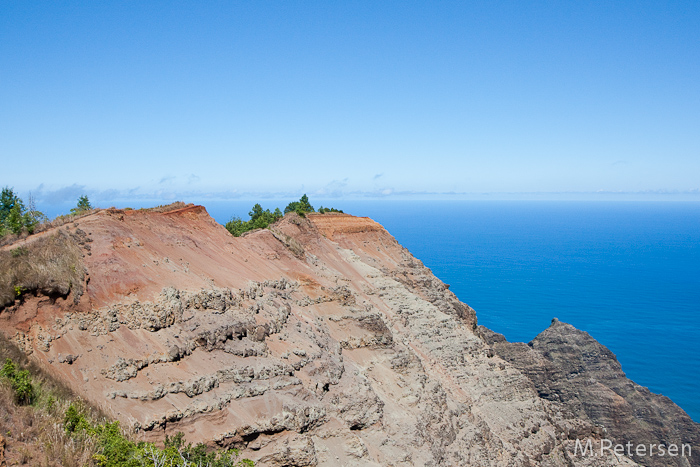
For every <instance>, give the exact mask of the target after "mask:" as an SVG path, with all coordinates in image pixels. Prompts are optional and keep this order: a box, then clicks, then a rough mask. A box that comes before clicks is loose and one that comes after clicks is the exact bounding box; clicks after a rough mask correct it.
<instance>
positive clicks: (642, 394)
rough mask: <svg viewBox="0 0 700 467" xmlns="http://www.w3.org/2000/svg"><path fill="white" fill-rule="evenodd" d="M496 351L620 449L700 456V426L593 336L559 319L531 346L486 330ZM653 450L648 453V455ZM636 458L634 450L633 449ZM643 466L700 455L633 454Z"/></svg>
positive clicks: (690, 461)
mask: <svg viewBox="0 0 700 467" xmlns="http://www.w3.org/2000/svg"><path fill="white" fill-rule="evenodd" d="M481 331H482V333H483V335H484V338H485V339H486V340H487V341H488V342H489V343H491V344H492V346H493V349H494V350H495V352H496V353H497V354H498V355H499V356H501V357H502V358H503V359H505V360H506V361H508V362H510V363H511V364H513V365H514V366H516V367H517V368H519V369H521V370H522V371H523V372H524V373H525V374H526V375H527V376H528V378H529V379H530V380H531V381H532V382H533V383H534V385H535V387H536V388H537V391H538V393H539V394H540V397H542V398H544V399H547V400H551V401H557V402H559V403H562V404H564V405H565V406H566V407H567V408H568V409H570V410H571V411H572V412H573V413H574V415H576V416H577V417H581V418H584V419H589V420H591V421H592V422H594V423H595V424H596V425H599V426H601V427H604V428H605V430H606V431H605V436H606V437H607V438H609V439H611V440H613V442H614V443H616V444H618V443H619V444H626V443H628V442H631V443H632V445H633V446H639V445H642V446H651V445H656V446H658V445H661V444H663V445H666V446H669V445H677V446H683V445H686V446H688V449H689V450H691V452H695V453H700V425H698V424H697V423H695V422H693V421H692V419H691V418H690V417H689V416H688V415H687V414H686V413H685V412H684V411H683V410H682V409H681V408H680V407H678V406H677V405H676V404H674V403H673V402H672V401H671V400H670V399H669V398H667V397H664V396H661V395H658V394H653V393H651V392H650V391H649V390H648V389H647V388H645V387H642V386H639V385H638V384H636V383H635V382H634V381H631V380H629V379H627V377H626V376H625V374H624V372H623V371H622V368H621V367H620V364H619V362H618V361H617V358H616V357H615V355H614V354H613V353H612V352H610V350H608V349H607V348H606V347H605V346H603V345H601V344H600V343H599V342H597V341H596V340H595V339H593V338H592V337H591V336H590V335H589V334H588V333H586V332H583V331H579V330H578V329H576V328H574V327H573V326H571V325H570V324H566V323H562V322H561V321H558V320H556V319H554V320H553V321H552V325H551V326H550V327H549V328H547V329H546V330H545V331H543V332H542V333H540V334H539V335H538V336H537V337H535V339H533V340H532V342H530V343H529V344H527V345H526V344H522V343H509V342H506V340H505V339H504V338H503V336H501V335H500V334H496V333H494V332H492V331H489V330H488V329H486V328H481ZM647 451H648V450H647ZM632 452H633V453H634V448H633V450H632ZM631 457H632V458H633V459H634V460H636V461H637V462H639V463H640V464H643V465H652V466H672V465H678V466H683V465H700V456H699V455H697V454H696V455H695V456H675V457H674V456H670V455H665V456H660V455H656V456H649V455H648V452H647V453H646V454H643V455H636V454H633V455H632V456H631Z"/></svg>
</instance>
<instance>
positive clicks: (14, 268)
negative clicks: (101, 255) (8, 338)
mask: <svg viewBox="0 0 700 467" xmlns="http://www.w3.org/2000/svg"><path fill="white" fill-rule="evenodd" d="M82 257H83V254H82V251H81V249H80V247H79V246H78V245H77V244H76V242H75V241H74V240H73V239H72V238H71V237H70V236H69V235H68V234H66V233H65V232H63V231H58V232H57V233H56V234H54V235H50V236H46V237H42V238H37V239H36V240H34V241H33V242H30V243H28V244H27V245H25V246H21V247H19V248H15V249H13V250H11V251H6V250H5V251H0V264H2V266H3V267H2V269H0V308H3V307H6V306H9V305H12V304H13V303H14V301H15V300H16V299H18V298H19V299H21V298H22V296H23V295H26V294H28V293H41V294H44V295H48V296H66V295H68V293H69V292H70V291H71V290H73V292H74V294H75V295H76V297H79V296H80V295H81V294H82V288H83V280H84V278H85V273H84V266H83V260H82Z"/></svg>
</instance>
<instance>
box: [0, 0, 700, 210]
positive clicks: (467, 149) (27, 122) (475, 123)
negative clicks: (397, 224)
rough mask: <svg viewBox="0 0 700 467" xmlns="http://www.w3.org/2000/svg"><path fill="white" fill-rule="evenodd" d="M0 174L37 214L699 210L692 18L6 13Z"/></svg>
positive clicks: (148, 9) (627, 9) (120, 5)
mask: <svg viewBox="0 0 700 467" xmlns="http://www.w3.org/2000/svg"><path fill="white" fill-rule="evenodd" d="M0 158H1V160H2V164H1V165H2V170H1V172H0V185H2V186H5V185H9V186H12V187H14V188H15V190H16V191H18V192H19V193H20V195H22V196H25V195H26V194H27V193H28V192H29V191H32V192H33V193H34V195H35V196H37V197H38V199H39V202H40V203H47V202H62V201H65V200H70V201H74V200H75V199H76V198H77V196H78V195H80V194H81V193H87V194H89V195H90V196H91V199H97V200H98V201H99V203H100V204H107V205H108V204H109V202H110V201H111V200H117V199H130V198H149V199H164V200H170V199H183V200H185V201H187V200H188V199H190V198H198V199H201V198H202V197H205V198H206V197H212V198H235V197H251V198H252V197H255V196H276V197H281V198H283V197H292V198H294V197H298V196H299V195H300V194H301V193H304V192H307V193H309V196H310V197H312V200H313V199H314V197H317V198H318V197H323V198H330V197H335V196H337V197H340V198H352V197H366V196H388V197H390V198H391V197H398V196H411V194H414V195H413V196H416V197H425V196H437V197H439V196H448V197H449V196H452V195H441V193H452V192H455V193H466V194H470V193H504V192H507V193H513V192H515V193H533V192H581V193H588V192H591V193H593V192H597V191H601V190H602V191H613V192H642V191H671V192H684V193H690V196H695V195H698V196H697V198H698V199H700V194H699V192H698V190H699V189H700V2H697V1H687V2H659V1H653V2H643V1H631V2H623V1H617V2H612V1H610V2H583V1H576V2H571V1H561V2H557V1H548V2H522V1H512V2H463V1H462V2H434V1H426V2H409V1H397V2H379V1H367V2H331V1H320V2H311V1H303V2H292V1H284V2H252V1H251V2H233V1H226V2H136V1H131V2H130V1H123V2H122V1H120V2H94V1H85V2H31V1H17V2H12V1H6V2H2V3H1V4H0ZM429 194H434V195H429ZM458 196H459V195H458Z"/></svg>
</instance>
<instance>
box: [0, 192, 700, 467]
mask: <svg viewBox="0 0 700 467" xmlns="http://www.w3.org/2000/svg"><path fill="white" fill-rule="evenodd" d="M47 245H51V248H48V247H47ZM21 247H22V248H23V250H21V251H20V252H19V253H17V254H14V253H13V254H12V255H11V254H10V253H9V252H10V250H11V249H15V250H16V249H17V248H18V245H12V246H10V247H5V248H3V251H1V252H0V253H2V254H3V255H4V256H2V258H3V269H4V271H3V275H2V276H0V292H2V291H3V290H5V292H4V293H5V302H6V305H7V306H6V307H5V308H4V309H3V310H2V311H1V312H0V329H1V330H2V332H3V333H4V334H5V335H6V336H8V337H9V338H11V339H13V340H14V342H16V343H17V345H18V346H19V347H20V348H21V349H22V350H23V351H24V352H25V353H27V354H30V355H31V358H32V359H33V360H34V361H35V362H37V363H38V364H39V365H40V366H41V367H42V368H44V370H45V371H46V372H48V373H50V374H51V375H53V376H54V377H57V378H59V379H61V380H62V381H64V382H66V383H67V384H68V385H69V386H70V387H72V388H73V389H74V390H75V391H76V392H77V393H78V394H80V395H81V396H82V397H84V398H85V399H87V400H89V401H90V402H91V403H92V404H94V405H95V406H97V407H99V408H101V409H102V410H103V411H104V412H105V413H107V414H109V415H111V416H112V417H114V418H115V419H118V420H120V421H121V422H122V423H123V424H124V425H126V426H132V427H134V428H135V429H137V430H139V432H140V433H141V435H142V436H143V437H144V438H145V439H149V440H160V439H162V438H163V437H164V435H165V434H172V433H175V432H178V431H182V432H184V433H185V436H186V438H187V440H188V441H192V442H196V441H205V442H209V443H212V444H219V445H226V446H230V445H234V446H236V447H240V448H242V449H243V450H244V454H245V456H246V457H249V458H251V459H253V460H255V461H256V462H257V463H258V465H271V466H312V465H328V466H335V465H363V466H365V465H378V466H379V465H382V466H384V465H395V466H401V465H433V466H443V465H444V466H448V465H503V466H506V465H543V466H571V465H576V466H578V465H581V466H588V465H601V466H602V465H634V462H633V461H632V460H631V459H628V458H627V457H625V456H616V455H615V454H613V453H611V452H606V453H605V455H603V456H594V455H591V454H590V453H589V454H585V455H584V454H582V453H581V452H579V451H577V450H576V443H577V442H579V443H583V444H585V443H586V442H587V441H588V440H590V441H591V445H592V446H594V447H596V446H600V443H601V442H602V440H603V439H607V438H611V439H614V440H625V441H632V442H635V443H650V442H656V443H657V444H658V443H662V442H664V443H670V442H678V443H690V444H691V445H692V448H693V450H697V453H698V454H697V455H696V457H691V458H682V457H675V458H670V457H666V458H663V459H661V461H659V460H658V459H654V458H637V459H635V460H636V461H638V462H640V463H643V464H645V465H688V464H687V462H688V461H690V465H700V464H698V463H697V460H698V459H700V444H699V442H698V433H699V429H698V424H695V423H693V422H692V421H690V419H689V418H688V417H687V415H685V413H684V412H682V410H680V409H679V408H678V407H677V406H675V405H673V404H672V403H671V402H670V401H669V400H667V399H664V398H662V397H661V396H655V395H653V394H651V393H649V392H648V391H646V390H645V389H644V388H640V387H639V386H636V385H634V383H632V382H630V381H629V380H627V379H626V378H625V376H624V374H623V373H622V371H621V369H620V368H619V364H618V363H617V361H616V359H615V357H614V355H612V354H611V353H610V352H609V351H607V349H605V348H604V347H602V346H600V344H598V343H597V342H595V341H594V340H593V339H592V338H590V336H587V335H585V334H584V333H581V332H580V331H577V330H575V329H574V328H572V327H570V326H568V325H564V324H563V323H555V325H553V326H552V327H551V328H550V329H548V330H547V331H545V332H544V333H543V334H542V335H540V336H538V338H537V339H535V341H533V342H532V343H531V344H530V345H525V344H510V343H507V342H505V340H504V339H502V336H501V337H499V336H498V335H496V334H494V333H492V332H491V331H489V330H487V329H485V328H482V327H478V326H477V322H476V315H475V313H474V310H473V309H471V308H470V307H469V306H467V305H465V304H463V303H461V302H460V301H459V300H458V299H457V298H456V297H455V295H454V294H453V293H452V292H450V291H449V290H448V287H447V286H446V285H445V284H443V283H442V282H441V281H440V280H438V279H437V278H436V277H435V276H434V275H433V274H432V273H431V272H430V270H429V269H427V268H426V267H424V266H423V264H422V263H421V262H420V261H419V260H417V259H416V258H414V257H413V256H412V255H411V254H410V253H409V252H408V251H407V250H406V249H405V248H403V247H402V246H401V245H399V244H398V243H397V242H396V240H395V239H394V238H393V237H392V236H391V235H390V234H389V233H388V232H387V231H386V230H385V229H384V228H383V227H382V226H380V225H379V224H377V223H376V222H374V221H372V220H370V219H368V218H358V217H353V216H349V215H344V214H323V215H318V214H310V215H308V216H306V217H305V218H302V217H299V216H297V215H296V214H288V215H287V216H286V217H285V218H284V219H282V220H281V221H279V222H277V223H276V224H274V225H273V226H271V228H270V229H267V230H258V231H254V232H250V233H248V234H246V235H244V236H243V237H240V238H234V237H232V236H230V235H229V233H228V232H227V231H226V230H225V229H224V228H223V227H222V226H221V225H219V224H217V223H216V222H215V221H214V220H213V219H211V217H209V215H208V214H207V212H206V210H205V209H204V208H203V207H201V206H193V205H188V206H185V207H182V208H179V209H175V210H172V211H167V212H153V211H132V210H128V211H121V210H114V209H111V210H103V211H99V212H97V213H95V214H92V215H89V216H87V217H83V218H81V219H79V220H78V221H77V222H75V223H72V224H67V225H65V226H62V227H60V228H58V229H54V230H50V231H47V232H43V233H42V234H41V235H39V236H36V238H32V237H30V238H29V239H28V240H27V241H25V242H24V244H22V245H21ZM76 252H77V253H76ZM49 253H51V254H49ZM22 281H24V282H22ZM8 284H21V290H20V292H21V294H20V295H21V297H20V298H19V299H17V300H14V297H13V296H12V293H11V292H12V290H11V289H7V287H8ZM3 287H4V289H3ZM8 290H9V292H8ZM8 293H9V294H10V299H9V300H8V299H7V294H8ZM13 300H14V301H13ZM523 346H524V347H523ZM572 375H573V376H572ZM598 451H599V449H598ZM668 461H670V462H672V463H668Z"/></svg>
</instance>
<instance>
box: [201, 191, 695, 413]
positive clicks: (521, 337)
mask: <svg viewBox="0 0 700 467" xmlns="http://www.w3.org/2000/svg"><path fill="white" fill-rule="evenodd" d="M194 202H200V203H201V204H204V205H205V206H206V207H207V209H208V211H209V213H210V214H211V215H212V216H213V217H214V218H215V219H216V220H217V221H219V222H221V223H225V222H226V221H227V220H229V219H230V217H231V216H232V215H236V216H240V217H243V218H247V213H248V211H249V210H250V208H251V206H252V204H253V203H254V202H251V201H243V200H240V201H239V200H237V201H233V202H231V201H226V202H223V201H222V202H215V201H210V200H201V201H198V200H194ZM287 202H288V200H287V201H283V200H267V201H264V202H262V203H261V204H262V205H263V207H264V208H270V209H274V208H275V207H278V206H279V207H284V206H285V205H286V203H287ZM312 202H313V204H314V205H316V207H318V205H319V204H323V205H324V206H333V207H336V208H339V209H343V210H345V212H349V213H352V214H354V215H358V216H369V217H371V218H373V219H374V220H376V221H377V222H379V223H381V224H382V225H384V227H386V228H387V230H388V231H389V232H390V233H391V234H392V235H394V236H395V237H396V239H397V240H398V241H399V242H400V243H401V244H402V245H404V246H405V247H406V248H408V249H409V250H410V251H411V253H413V255H414V256H416V257H417V258H419V259H420V260H422V261H423V263H424V264H425V265H426V266H428V267H429V268H430V269H432V271H433V272H434V273H435V275H436V276H437V277H439V278H440V279H442V280H443V281H444V282H446V283H448V284H450V289H451V290H452V291H453V292H454V293H455V294H456V295H457V296H458V297H459V298H460V300H462V301H463V302H465V303H468V304H469V305H471V306H472V307H473V308H474V309H475V310H476V312H477V317H478V320H479V323H480V324H483V325H485V326H487V327H489V328H491V329H493V330H495V331H497V332H500V333H502V334H504V335H505V336H506V338H507V339H508V340H510V341H523V342H528V341H530V340H531V339H532V338H534V337H535V336H536V335H537V334H538V333H539V332H541V331H542V330H544V329H545V328H546V327H547V326H549V324H550V321H551V319H552V318H553V317H557V318H559V319H560V320H562V321H565V322H568V323H571V324H573V325H574V326H576V327H577V328H579V329H582V330H584V331H587V332H589V333H590V334H591V335H592V336H593V337H594V338H596V339H597V340H598V341H599V342H601V343H602V344H604V345H606V346H607V347H608V348H610V350H612V351H613V352H614V353H615V355H617V357H618V359H619V361H620V363H621V364H622V368H623V370H624V371H625V373H626V374H627V376H628V377H630V378H631V379H633V380H634V381H636V382H637V383H639V384H641V385H643V386H647V387H649V389H650V390H651V391H653V392H655V393H660V394H664V395H666V396H668V397H670V398H671V399H672V400H673V401H674V402H676V403H677V404H678V405H680V406H681V407H682V408H683V409H684V410H685V411H686V412H688V414H689V415H690V416H691V417H692V418H693V419H694V420H696V421H700V401H699V400H698V397H697V396H698V394H700V203H697V202H651V201H647V202H632V201H626V202H615V201H599V202H584V201H561V202H549V201H440V202H436V201H423V202H420V201H418V202H416V201H411V202H409V201H381V202H378V201H338V200H333V201H326V200H314V199H312Z"/></svg>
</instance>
